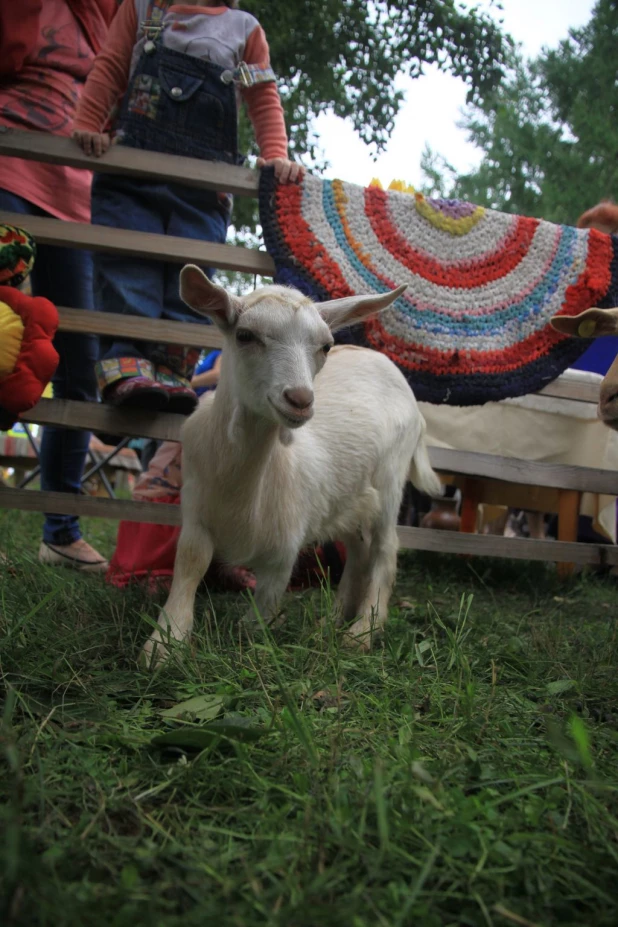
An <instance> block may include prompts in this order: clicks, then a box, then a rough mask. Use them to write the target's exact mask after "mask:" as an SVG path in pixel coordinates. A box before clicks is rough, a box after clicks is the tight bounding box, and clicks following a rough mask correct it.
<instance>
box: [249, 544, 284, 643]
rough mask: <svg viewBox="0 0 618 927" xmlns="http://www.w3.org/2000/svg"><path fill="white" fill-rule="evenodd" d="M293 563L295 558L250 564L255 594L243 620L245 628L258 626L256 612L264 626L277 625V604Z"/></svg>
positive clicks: (278, 615)
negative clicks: (253, 574) (253, 576)
mask: <svg viewBox="0 0 618 927" xmlns="http://www.w3.org/2000/svg"><path fill="white" fill-rule="evenodd" d="M295 561H296V557H292V558H291V559H290V558H289V557H288V558H286V559H282V560H280V561H279V562H277V563H266V562H264V563H256V564H252V569H253V572H254V573H255V593H254V595H253V599H254V601H253V603H252V605H251V607H250V608H249V610H248V611H247V614H246V615H245V619H244V623H245V625H246V626H247V627H249V628H251V627H255V625H257V624H258V620H257V617H256V614H255V612H256V610H257V612H258V614H259V615H260V617H261V618H262V620H263V621H264V622H265V624H277V623H278V621H277V619H278V618H281V615H280V614H279V604H280V602H281V599H282V598H283V594H284V592H285V590H286V588H287V585H288V583H289V581H290V576H291V575H292V569H293V567H294V563H295Z"/></svg>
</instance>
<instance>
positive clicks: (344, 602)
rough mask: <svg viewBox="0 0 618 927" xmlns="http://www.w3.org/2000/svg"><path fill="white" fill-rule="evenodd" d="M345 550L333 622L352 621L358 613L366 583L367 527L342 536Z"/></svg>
mask: <svg viewBox="0 0 618 927" xmlns="http://www.w3.org/2000/svg"><path fill="white" fill-rule="evenodd" d="M342 542H343V545H344V547H345V551H346V560H345V566H344V568H343V575H342V577H341V580H340V582H339V588H338V589H337V599H336V617H335V624H336V626H337V627H341V625H342V624H344V623H345V622H348V621H352V619H353V618H356V616H357V615H358V614H360V608H361V606H362V603H363V600H364V598H365V591H366V589H367V583H368V567H369V551H370V547H371V535H370V533H369V530H368V529H367V528H365V529H361V528H360V527H359V529H358V531H356V532H355V533H354V534H350V535H348V536H346V537H343V538H342Z"/></svg>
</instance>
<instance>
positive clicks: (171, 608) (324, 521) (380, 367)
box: [144, 265, 441, 661]
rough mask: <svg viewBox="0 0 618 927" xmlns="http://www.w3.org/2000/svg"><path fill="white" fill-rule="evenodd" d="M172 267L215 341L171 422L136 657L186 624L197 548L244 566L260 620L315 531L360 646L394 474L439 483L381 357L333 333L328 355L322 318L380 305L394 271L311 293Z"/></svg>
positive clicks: (198, 573)
mask: <svg viewBox="0 0 618 927" xmlns="http://www.w3.org/2000/svg"><path fill="white" fill-rule="evenodd" d="M180 280H181V285H180V293H181V296H182V298H183V300H184V301H185V302H186V303H187V304H188V305H189V306H191V307H192V308H193V309H195V310H196V311H198V312H200V313H201V314H204V315H207V316H209V317H210V318H211V319H212V321H213V322H214V323H215V324H216V325H217V326H218V328H219V329H220V330H221V331H222V332H223V334H224V337H225V340H224V347H223V354H222V363H221V374H220V380H219V384H218V386H217V389H216V391H215V394H214V397H213V399H212V400H210V401H208V402H205V403H202V404H201V405H200V407H199V408H198V409H197V410H196V411H195V412H194V413H193V414H192V415H191V416H190V417H189V418H188V419H187V421H186V423H185V425H184V427H183V430H182V444H183V489H182V531H181V534H180V539H179V542H178V551H177V554H176V564H175V568H174V578H173V582H172V587H171V590H170V594H169V598H168V600H167V603H166V604H165V606H164V608H163V611H162V613H161V615H160V617H159V629H157V630H156V631H155V632H154V633H153V635H152V636H151V638H150V639H149V640H148V641H147V643H146V645H145V648H144V655H145V657H146V659H147V660H149V661H150V660H151V658H152V657H153V655H155V654H156V657H155V659H157V660H158V659H162V658H163V657H164V656H165V650H166V648H165V642H166V641H168V640H169V639H170V638H171V639H175V640H182V639H184V638H187V637H188V636H189V634H190V633H191V628H192V625H193V609H194V600H195V592H196V589H197V586H198V584H199V582H200V580H201V579H202V577H203V576H204V574H205V572H206V570H207V569H208V566H209V564H210V562H211V559H212V557H213V555H215V554H216V556H217V557H218V558H219V559H220V560H222V561H224V562H226V563H229V564H233V565H242V566H246V567H248V568H249V569H251V570H253V571H254V573H255V576H256V583H257V585H256V592H255V605H256V607H257V608H258V609H259V612H260V614H261V615H262V616H263V617H264V620H265V621H270V620H272V618H273V617H275V616H276V614H277V609H278V606H279V602H280V599H281V596H282V594H283V593H284V591H285V589H286V586H287V584H288V581H289V578H290V574H291V572H292V568H293V566H294V562H295V560H296V558H297V556H298V553H299V551H300V550H301V549H302V547H303V546H304V545H306V544H309V543H311V542H318V541H325V540H328V539H336V540H339V541H342V542H343V543H344V544H345V547H346V550H347V562H346V566H345V570H344V573H343V577H342V580H341V583H340V586H339V591H338V602H339V605H340V609H339V611H340V617H341V619H342V620H345V621H348V620H352V619H354V618H356V619H357V620H356V623H355V624H353V626H352V627H351V628H350V630H349V635H350V637H351V638H352V639H354V640H355V641H356V643H358V644H359V645H360V646H365V647H368V646H370V643H371V636H372V633H373V632H374V630H378V629H379V628H380V627H381V626H382V625H383V624H384V622H385V621H386V617H387V607H388V600H389V596H390V593H391V589H392V585H393V582H394V579H395V571H396V566H397V562H396V561H397V547H398V542H397V531H396V524H397V514H398V510H399V506H400V504H401V497H402V492H403V487H404V484H405V481H406V479H407V478H408V476H410V478H411V479H412V482H413V483H414V484H415V485H416V486H417V487H418V488H419V489H420V490H422V491H424V492H426V493H429V494H432V495H436V494H440V493H441V487H440V482H439V480H438V477H437V476H436V474H435V473H434V472H433V470H432V469H431V466H430V464H429V458H428V456H427V450H426V446H425V441H424V437H423V435H424V431H425V422H424V419H423V417H422V415H421V413H420V412H419V410H418V407H417V404H416V400H415V398H414V395H413V393H412V390H411V389H410V387H409V386H408V384H407V382H406V380H405V378H404V377H403V375H402V374H401V372H400V371H399V370H398V369H397V367H395V365H394V364H393V363H392V362H391V361H390V360H389V359H388V358H387V357H385V356H384V355H383V354H379V353H377V352H376V351H370V350H366V349H365V348H357V347H348V346H340V347H336V348H334V349H333V350H332V351H331V353H330V357H329V359H328V363H326V355H327V353H328V352H329V351H330V349H331V346H332V344H333V337H332V334H331V332H333V331H335V330H336V329H338V328H341V327H343V326H346V325H350V324H353V323H355V322H360V321H361V320H362V319H365V318H367V317H368V316H370V315H372V314H374V313H375V312H377V311H379V310H381V309H385V308H386V307H387V306H389V305H390V304H391V303H392V302H393V301H394V300H395V299H396V298H397V296H399V295H400V294H401V293H402V292H403V290H404V289H405V286H401V287H399V288H398V289H396V290H394V291H392V292H389V293H386V294H381V295H378V296H354V297H348V298H345V299H337V300H334V301H332V302H327V303H322V304H320V305H316V304H314V303H313V302H311V300H309V299H308V298H307V297H305V296H304V295H303V294H301V293H299V292H298V291H297V290H293V289H288V288H285V287H280V286H268V287H264V288H263V289H260V290H256V291H255V292H253V293H251V294H250V295H249V296H246V297H243V298H242V299H241V298H235V297H233V296H231V295H230V294H229V293H227V292H226V291H225V290H224V289H222V288H221V287H218V286H215V285H214V284H212V283H211V282H210V281H209V280H208V278H207V277H205V276H204V274H203V273H202V272H201V271H200V270H199V268H197V267H194V266H191V265H189V266H187V267H185V268H184V269H183V270H182V273H181V278H180ZM323 368H324V369H323ZM314 380H315V383H314ZM314 389H315V392H314Z"/></svg>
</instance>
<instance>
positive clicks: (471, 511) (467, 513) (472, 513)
mask: <svg viewBox="0 0 618 927" xmlns="http://www.w3.org/2000/svg"><path fill="white" fill-rule="evenodd" d="M482 498H483V483H482V481H481V480H474V479H466V480H464V484H463V488H462V490H461V527H460V529H459V530H460V531H464V532H465V533H466V534H476V530H477V521H478V508H479V503H480V502H481V501H482Z"/></svg>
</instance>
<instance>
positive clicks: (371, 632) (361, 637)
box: [343, 619, 380, 653]
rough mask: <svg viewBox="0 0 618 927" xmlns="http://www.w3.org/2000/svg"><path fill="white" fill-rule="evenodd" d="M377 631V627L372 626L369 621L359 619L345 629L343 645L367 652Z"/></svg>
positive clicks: (376, 635)
mask: <svg viewBox="0 0 618 927" xmlns="http://www.w3.org/2000/svg"><path fill="white" fill-rule="evenodd" d="M379 632H380V629H379V628H376V627H373V626H372V625H371V624H370V623H369V622H367V621H365V620H364V619H361V620H360V621H357V622H356V623H355V624H353V625H352V627H351V628H348V629H347V630H346V631H345V633H344V635H343V645H344V647H349V648H350V649H353V650H360V651H362V652H363V653H369V651H370V650H371V648H372V646H373V644H374V643H375V641H376V639H377V637H378V634H379Z"/></svg>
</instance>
